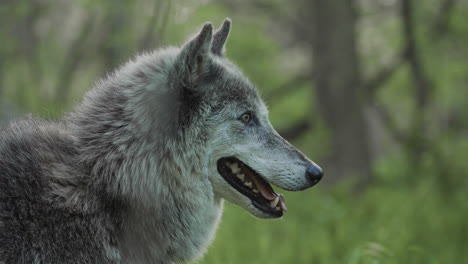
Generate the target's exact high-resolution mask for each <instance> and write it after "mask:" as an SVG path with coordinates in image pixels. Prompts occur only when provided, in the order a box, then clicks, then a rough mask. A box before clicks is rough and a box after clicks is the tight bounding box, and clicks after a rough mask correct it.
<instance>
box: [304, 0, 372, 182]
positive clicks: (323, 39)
mask: <svg viewBox="0 0 468 264" xmlns="http://www.w3.org/2000/svg"><path fill="white" fill-rule="evenodd" d="M308 3H309V8H308V11H309V17H310V19H309V20H308V21H310V22H311V23H310V24H311V28H310V30H311V32H310V33H311V34H310V35H311V43H312V55H313V60H312V63H313V67H312V68H313V69H314V76H315V78H314V81H315V95H316V96H315V97H316V104H317V106H318V108H319V112H320V114H321V117H322V119H323V120H324V123H325V125H326V126H327V128H328V129H329V132H330V145H331V148H330V150H329V153H328V156H327V157H326V159H325V161H324V163H323V164H324V167H325V172H326V177H325V178H324V179H327V180H328V181H329V182H336V181H338V180H341V179H344V178H349V177H356V180H357V184H358V187H359V186H362V185H364V184H366V183H368V182H369V180H370V179H371V169H370V167H371V159H370V155H369V140H368V135H367V124H366V119H365V112H364V111H365V102H366V101H365V99H366V98H365V96H366V92H365V89H364V87H363V85H362V78H361V72H360V67H359V58H358V54H357V48H356V38H355V36H356V33H355V13H354V9H353V1H352V0H337V1H330V0H311V1H309V2H308Z"/></svg>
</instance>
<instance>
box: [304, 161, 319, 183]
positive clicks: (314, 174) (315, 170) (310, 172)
mask: <svg viewBox="0 0 468 264" xmlns="http://www.w3.org/2000/svg"><path fill="white" fill-rule="evenodd" d="M306 177H307V178H308V179H310V181H312V185H315V184H317V183H318V182H319V181H320V180H321V179H322V177H323V170H322V168H320V167H319V166H318V165H316V164H309V165H308V166H307V170H306Z"/></svg>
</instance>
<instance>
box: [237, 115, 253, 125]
mask: <svg viewBox="0 0 468 264" xmlns="http://www.w3.org/2000/svg"><path fill="white" fill-rule="evenodd" d="M239 119H240V120H241V121H242V122H244V123H245V124H248V123H249V122H250V121H251V120H252V115H251V114H250V113H244V114H242V115H241V116H240V118H239Z"/></svg>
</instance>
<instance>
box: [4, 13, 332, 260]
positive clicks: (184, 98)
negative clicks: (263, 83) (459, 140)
mask: <svg viewBox="0 0 468 264" xmlns="http://www.w3.org/2000/svg"><path fill="white" fill-rule="evenodd" d="M230 28H231V21H230V20H229V19H226V20H225V21H224V24H223V25H222V27H221V28H220V29H219V30H217V31H215V32H214V31H213V26H212V25H211V23H206V24H205V25H204V26H203V28H202V30H201V31H200V33H199V34H197V35H196V36H195V37H194V38H192V39H191V40H190V41H188V42H187V43H186V44H184V45H183V46H182V47H180V48H178V47H169V48H164V49H160V50H157V51H155V52H152V53H148V54H143V55H140V56H137V57H136V58H135V59H133V60H131V61H130V62H128V63H126V64H125V65H123V66H122V67H120V68H119V69H117V70H116V71H115V72H114V73H112V74H110V75H109V76H108V77H106V78H105V79H104V80H103V81H100V82H99V83H97V84H96V86H95V87H94V88H93V89H92V90H90V91H89V92H88V93H87V94H86V96H85V97H84V100H83V102H82V103H81V104H80V105H78V106H77V107H76V109H75V111H74V112H72V113H69V114H67V115H66V116H65V117H64V118H63V119H62V120H59V121H54V122H52V121H45V120H40V119H38V118H32V117H29V118H26V119H25V120H20V121H15V122H13V123H11V124H10V125H9V126H8V127H7V128H6V129H4V130H3V131H2V132H1V134H0V263H6V264H8V263H180V262H186V261H191V260H195V259H197V258H200V257H201V256H202V255H203V253H204V252H205V250H206V248H207V246H208V245H209V243H210V241H212V239H213V236H214V234H215V231H216V227H217V225H218V223H219V221H220V217H221V212H222V209H223V200H224V199H225V200H228V201H229V202H232V203H234V204H237V205H239V206H241V207H242V208H244V209H245V210H247V211H248V212H249V213H251V214H253V215H255V216H257V217H261V218H278V217H281V216H282V215H283V212H284V211H286V210H287V208H286V203H285V200H284V198H283V196H282V195H280V194H277V193H276V192H275V191H274V190H273V189H272V187H271V185H270V184H273V185H276V186H277V187H279V188H282V189H286V190H290V191H299V190H303V189H306V188H308V187H311V186H312V185H314V184H316V183H317V182H318V181H319V180H320V179H321V177H322V174H323V173H322V170H321V169H320V167H318V166H317V165H316V164H314V163H313V162H312V161H310V160H309V159H308V158H306V157H305V156H304V155H303V154H302V153H301V152H299V151H298V150H297V149H296V148H294V147H293V146H292V145H291V144H289V143H288V142H287V141H286V140H284V139H283V138H281V136H280V135H279V134H278V133H277V132H276V131H275V130H274V129H273V128H272V126H271V124H270V122H269V121H268V116H267V108H266V106H265V104H264V103H263V101H262V100H261V99H260V97H259V95H258V92H257V90H256V88H255V86H254V85H253V84H252V83H251V82H249V80H248V79H247V78H246V77H244V75H243V74H242V73H241V71H240V70H239V69H238V68H237V67H236V66H235V65H234V64H233V63H231V62H230V61H229V60H228V59H227V58H226V57H225V55H224V53H225V44H226V40H227V37H228V35H229V31H230Z"/></svg>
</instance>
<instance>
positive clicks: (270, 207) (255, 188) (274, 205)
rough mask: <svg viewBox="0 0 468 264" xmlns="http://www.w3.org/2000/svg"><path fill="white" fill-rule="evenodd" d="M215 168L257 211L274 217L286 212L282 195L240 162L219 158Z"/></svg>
mask: <svg viewBox="0 0 468 264" xmlns="http://www.w3.org/2000/svg"><path fill="white" fill-rule="evenodd" d="M217 166H218V172H219V174H221V176H222V177H223V178H224V180H226V181H227V182H228V183H229V184H230V185H231V186H232V187H233V188H234V189H236V190H237V191H238V192H240V193H241V194H243V195H245V196H246V197H247V198H249V199H250V200H251V201H252V204H253V205H254V206H255V207H256V208H257V209H259V210H261V211H262V212H264V213H267V214H269V215H271V216H274V217H281V216H282V215H283V212H286V211H287V210H288V209H287V208H286V203H285V201H284V198H283V195H282V194H279V193H276V192H275V191H274V190H273V188H272V187H271V186H270V184H269V183H268V182H267V181H266V180H265V179H264V178H263V177H262V176H261V175H260V174H258V173H257V172H256V171H254V170H253V169H252V168H250V167H249V166H248V165H246V164H244V163H243V162H242V161H240V160H238V159H236V158H233V157H229V158H221V159H219V160H218V164H217Z"/></svg>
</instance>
